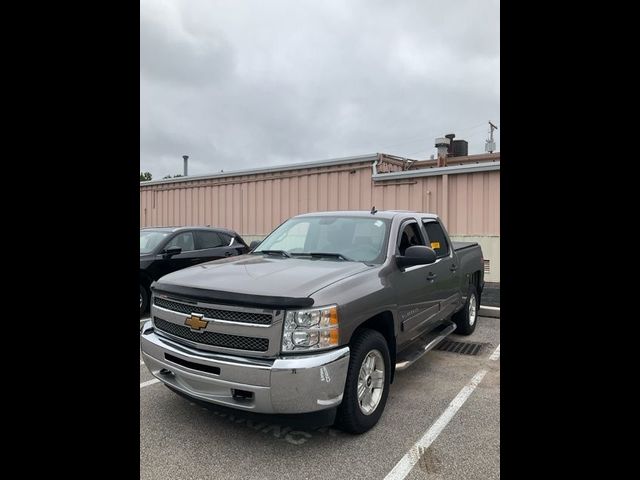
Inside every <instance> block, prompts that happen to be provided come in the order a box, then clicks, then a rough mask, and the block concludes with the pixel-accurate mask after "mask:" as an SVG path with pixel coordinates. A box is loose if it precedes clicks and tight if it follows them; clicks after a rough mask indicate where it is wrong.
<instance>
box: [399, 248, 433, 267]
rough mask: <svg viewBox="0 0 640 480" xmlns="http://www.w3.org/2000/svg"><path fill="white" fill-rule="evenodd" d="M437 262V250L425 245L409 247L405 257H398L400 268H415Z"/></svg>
mask: <svg viewBox="0 0 640 480" xmlns="http://www.w3.org/2000/svg"><path fill="white" fill-rule="evenodd" d="M435 261H436V252H435V250H434V249H433V248H429V247H425V246H423V245H414V246H413V247H408V248H407V249H406V250H405V252H404V256H397V257H396V263H397V264H398V267H400V268H406V267H413V266H415V265H429V264H431V263H433V262H435Z"/></svg>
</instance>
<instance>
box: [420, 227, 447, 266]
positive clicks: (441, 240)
mask: <svg viewBox="0 0 640 480" xmlns="http://www.w3.org/2000/svg"><path fill="white" fill-rule="evenodd" d="M423 223H424V229H425V230H426V232H427V237H428V239H429V246H430V247H431V248H433V249H434V250H435V251H436V256H437V258H442V257H446V256H447V255H449V242H447V237H446V236H445V234H444V231H443V230H442V227H441V226H440V224H439V223H438V222H433V221H430V222H425V221H423Z"/></svg>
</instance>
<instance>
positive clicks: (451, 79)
mask: <svg viewBox="0 0 640 480" xmlns="http://www.w3.org/2000/svg"><path fill="white" fill-rule="evenodd" d="M499 92H500V52H499V2H498V1H497V0H492V1H486V2H477V1H474V0H453V1H444V0H443V1H438V2H435V1H425V0H415V1H411V0H402V1H398V2H388V1H383V0H354V1H349V2H345V1H343V0H334V1H323V2H315V1H301V0H271V1H269V2H265V1H259V0H255V1H249V0H239V1H234V2H229V1H213V0H184V1H178V0H175V1H161V0H142V1H141V7H140V164H141V165H140V168H141V170H142V171H151V172H152V173H153V175H154V178H156V179H157V178H162V177H163V176H164V175H166V174H175V173H180V172H181V168H182V160H181V156H182V155H183V154H189V155H190V157H191V158H190V174H193V175H197V174H206V173H212V172H216V171H219V170H222V169H224V170H225V171H227V170H232V169H238V168H250V167H256V166H259V165H272V164H278V163H289V162H298V161H308V160H321V159H326V158H333V157H340V156H347V155H357V154H364V153H372V152H387V153H392V154H396V155H403V156H411V157H412V158H428V156H429V155H430V154H432V153H435V149H434V148H433V139H434V138H435V137H436V136H440V135H443V134H445V133H450V132H454V133H456V134H457V135H458V137H459V138H464V139H466V140H468V141H469V149H470V151H471V153H480V152H483V151H484V139H485V138H486V135H487V132H486V130H487V123H486V121H487V120H489V119H491V120H492V121H494V122H499V114H500V95H499ZM499 133H500V131H498V132H497V134H499ZM497 140H499V135H497ZM498 145H499V143H498Z"/></svg>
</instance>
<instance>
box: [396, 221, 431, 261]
mask: <svg viewBox="0 0 640 480" xmlns="http://www.w3.org/2000/svg"><path fill="white" fill-rule="evenodd" d="M424 244H425V243H424V240H423V239H422V234H421V233H420V229H419V228H418V223H417V222H409V223H407V224H405V225H404V227H402V233H400V237H399V239H398V253H399V254H400V255H401V256H404V252H405V251H406V250H407V248H408V247H412V246H414V245H424Z"/></svg>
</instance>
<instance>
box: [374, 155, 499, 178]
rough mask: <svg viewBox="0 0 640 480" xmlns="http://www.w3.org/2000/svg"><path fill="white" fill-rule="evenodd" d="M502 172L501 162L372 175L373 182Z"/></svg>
mask: <svg viewBox="0 0 640 480" xmlns="http://www.w3.org/2000/svg"><path fill="white" fill-rule="evenodd" d="M494 170H500V161H499V160H498V161H497V162H483V163H476V164H472V165H452V166H449V167H434V168H422V169H419V170H404V171H402V172H391V173H377V174H375V175H372V178H373V180H376V181H381V180H396V179H402V178H413V177H433V176H436V175H456V174H460V173H474V172H490V171H494Z"/></svg>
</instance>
